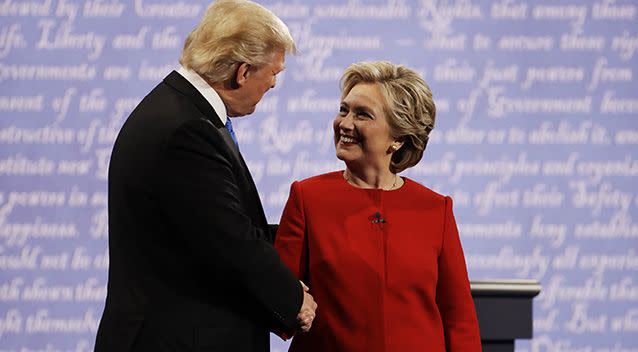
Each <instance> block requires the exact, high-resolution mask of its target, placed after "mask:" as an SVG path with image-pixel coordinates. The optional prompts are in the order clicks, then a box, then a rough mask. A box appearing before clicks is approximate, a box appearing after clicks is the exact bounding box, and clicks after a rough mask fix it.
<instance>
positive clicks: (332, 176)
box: [297, 171, 343, 188]
mask: <svg viewBox="0 0 638 352" xmlns="http://www.w3.org/2000/svg"><path fill="white" fill-rule="evenodd" d="M341 181H343V171H332V172H328V173H325V174H320V175H315V176H311V177H308V178H306V179H303V180H301V181H297V183H299V184H300V185H301V186H303V187H304V188H306V187H318V186H326V185H330V184H338V183H341Z"/></svg>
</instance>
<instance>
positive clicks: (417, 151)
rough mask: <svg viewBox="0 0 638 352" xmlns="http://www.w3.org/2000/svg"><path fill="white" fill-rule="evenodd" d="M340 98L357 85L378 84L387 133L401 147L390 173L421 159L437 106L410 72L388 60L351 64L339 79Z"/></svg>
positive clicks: (421, 81)
mask: <svg viewBox="0 0 638 352" xmlns="http://www.w3.org/2000/svg"><path fill="white" fill-rule="evenodd" d="M340 82H341V98H342V99H343V98H345V96H346V95H348V93H349V92H350V90H351V89H352V88H353V87H354V86H355V85H357V84H359V83H377V84H378V85H379V87H380V88H381V93H382V94H383V96H384V98H385V101H384V102H383V103H384V104H383V105H384V112H385V115H386V117H387V121H388V125H389V126H390V134H391V135H392V138H393V139H395V140H399V141H402V142H403V146H401V148H399V150H397V151H396V152H394V153H393V154H392V159H391V161H390V171H392V172H393V173H398V172H401V171H403V170H405V169H407V168H409V167H412V166H414V165H416V164H417V163H418V162H419V161H420V160H421V158H422V157H423V151H424V150H425V146H426V144H427V141H428V136H429V135H430V131H432V129H433V128H434V119H435V116H436V106H435V105H434V100H433V98H432V91H431V90H430V87H429V86H428V85H427V83H425V81H424V80H423V79H422V78H421V77H420V76H419V75H418V74H417V73H416V72H414V71H413V70H411V69H409V68H407V67H405V66H403V65H396V64H393V63H391V62H388V61H367V62H357V63H354V64H352V65H350V66H348V68H347V69H346V70H345V72H344V73H343V76H342V77H341V81H340Z"/></svg>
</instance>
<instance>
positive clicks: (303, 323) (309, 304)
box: [297, 281, 317, 332]
mask: <svg viewBox="0 0 638 352" xmlns="http://www.w3.org/2000/svg"><path fill="white" fill-rule="evenodd" d="M299 282H300V283H301V287H302V288H303V304H302V305H301V310H300V311H299V314H297V321H298V322H299V330H300V331H302V332H308V331H310V327H311V326H312V321H313V320H314V319H315V310H317V303H315V299H314V298H313V297H312V295H311V294H310V293H308V291H309V290H310V289H309V288H308V286H306V284H304V283H303V281H299Z"/></svg>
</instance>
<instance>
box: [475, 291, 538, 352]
mask: <svg viewBox="0 0 638 352" xmlns="http://www.w3.org/2000/svg"><path fill="white" fill-rule="evenodd" d="M470 287H471V288H472V297H473V298H474V305H475V306H476V315H477V316H478V321H479V327H480V329H481V343H482V345H483V352H514V340H516V339H531V338H532V333H533V331H532V330H533V329H532V299H533V298H534V297H536V295H538V294H539V293H540V292H541V285H540V284H539V283H538V282H537V281H534V280H489V281H471V282H470Z"/></svg>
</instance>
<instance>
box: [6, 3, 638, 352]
mask: <svg viewBox="0 0 638 352" xmlns="http://www.w3.org/2000/svg"><path fill="white" fill-rule="evenodd" d="M262 3H263V4H264V5H266V6H267V7H268V8H270V9H272V10H273V11H274V12H275V13H277V14H278V15H279V16H280V17H281V18H282V19H283V20H284V21H285V22H286V23H287V24H288V25H289V27H290V29H291V31H292V33H293V35H294V37H295V38H296V41H297V43H298V46H299V48H300V51H301V53H300V55H298V56H296V57H289V58H288V59H287V69H286V71H285V72H284V73H283V75H282V77H281V79H280V82H279V86H278V87H277V88H276V89H275V90H274V91H272V92H270V93H269V94H268V95H267V96H266V97H265V98H264V100H263V101H262V103H261V106H260V107H259V109H258V111H257V112H256V113H255V114H253V115H252V116H250V117H247V118H242V119H240V121H238V122H237V123H235V127H236V133H237V135H238V138H239V142H240V146H241V149H242V152H243V154H244V156H245V158H246V159H247V161H248V164H249V165H250V168H251V170H252V172H253V175H254V177H255V181H256V183H257V186H258V189H259V191H260V193H261V197H262V200H263V203H264V206H265V209H266V213H267V216H268V219H269V221H270V222H278V221H279V217H280V215H281V211H282V208H283V205H284V203H285V201H286V199H287V196H288V190H289V185H290V183H291V182H292V181H293V180H298V179H302V178H305V177H308V176H310V175H314V174H318V173H322V172H326V171H332V170H336V169H340V168H343V165H342V164H341V163H340V162H339V161H338V160H337V159H336V158H335V157H334V149H333V145H332V131H331V129H330V125H331V121H332V119H333V117H334V116H335V114H336V112H337V110H338V98H339V89H338V84H337V79H338V77H339V75H340V74H341V72H342V71H343V70H344V68H345V67H346V66H347V65H348V64H350V63H351V62H354V61H360V60H379V59H386V60H391V61H393V62H396V63H402V64H405V65H407V66H409V67H412V68H414V69H416V70H418V71H419V72H420V73H421V74H422V75H423V77H424V78H425V79H426V81H427V82H428V83H429V84H430V85H431V87H432V89H433V91H434V93H435V98H436V102H437V107H438V108H437V110H438V114H437V124H436V125H437V126H436V129H435V130H434V132H433V134H432V138H431V140H430V144H429V146H428V150H427V152H426V155H425V157H424V160H423V161H422V162H421V163H420V164H419V165H417V166H416V167H414V168H412V169H410V170H408V171H406V172H404V173H403V175H404V176H408V177H411V178H413V179H415V180H417V181H419V182H421V183H423V184H424V185H426V186H428V187H430V188H433V189H434V190H436V191H438V192H441V193H445V194H450V195H452V196H453V198H454V200H455V213H456V216H457V220H458V223H459V227H460V231H461V236H462V242H463V245H464V248H465V253H466V258H467V262H468V267H469V272H470V277H471V278H472V279H487V278H531V279H536V280H539V281H540V282H541V283H542V285H543V293H542V294H541V295H540V296H539V297H537V299H536V300H535V306H534V339H533V340H531V341H524V342H521V343H518V344H517V351H533V352H545V351H583V352H585V351H598V352H606V351H608V352H629V351H638V338H637V337H636V336H638V303H637V302H638V275H637V273H638V255H637V253H636V250H637V247H638V246H637V245H638V224H637V223H636V221H637V220H638V213H637V211H636V209H637V208H638V196H637V191H638V186H637V180H638V178H637V176H638V155H637V153H636V152H637V151H638V120H637V119H638V83H637V82H638V80H637V79H636V77H635V74H636V71H637V70H638V60H637V57H638V53H637V52H636V51H637V50H638V20H637V19H638V2H637V1H635V0H633V1H632V0H596V1H594V0H563V1H551V0H539V1H520V0H498V1H478V0H421V1H416V0H414V1H409V0H387V1H363V0H359V1H357V0H351V1H338V0H331V1H327V0H322V1H301V0H281V1H263V2H262ZM207 4H208V2H207V1H175V0H134V1H120V0H0V351H20V352H27V351H47V352H53V351H77V352H80V351H88V350H90V349H91V348H92V346H93V341H94V336H95V332H96V328H97V324H98V321H99V318H100V316H101V312H102V307H103V302H104V297H105V284H106V269H107V267H108V258H107V217H106V191H107V189H106V171H107V166H108V158H109V155H110V151H111V147H112V144H113V141H114V138H115V136H116V134H117V131H118V129H119V127H120V126H121V125H122V123H123V121H124V119H125V118H126V117H127V116H128V114H129V113H130V111H131V109H132V108H133V107H134V106H135V105H136V103H137V102H138V101H139V100H140V99H141V97H143V96H144V95H145V94H146V93H148V91H149V90H150V89H152V88H153V87H154V86H155V85H156V84H157V83H158V82H159V81H160V80H161V79H162V78H163V77H164V76H165V75H166V74H167V73H168V72H170V70H171V69H174V68H176V67H177V65H178V64H177V58H178V57H179V53H180V50H181V44H182V41H183V39H184V38H185V36H186V34H187V33H188V32H189V31H190V30H191V29H192V27H193V26H194V24H195V23H196V22H197V21H198V20H199V18H200V17H201V15H202V14H203V11H204V9H205V7H206V5H207ZM272 345H273V350H274V351H282V350H285V348H286V346H287V345H286V344H285V343H283V342H281V341H279V340H278V339H277V338H275V337H273V339H272Z"/></svg>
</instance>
